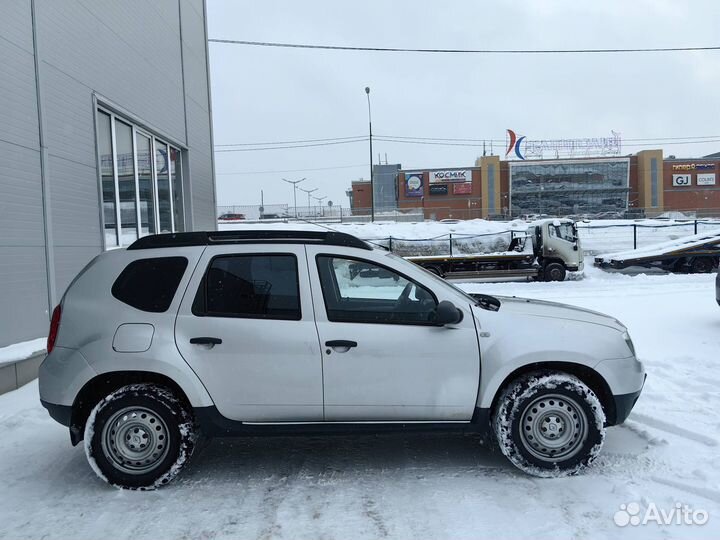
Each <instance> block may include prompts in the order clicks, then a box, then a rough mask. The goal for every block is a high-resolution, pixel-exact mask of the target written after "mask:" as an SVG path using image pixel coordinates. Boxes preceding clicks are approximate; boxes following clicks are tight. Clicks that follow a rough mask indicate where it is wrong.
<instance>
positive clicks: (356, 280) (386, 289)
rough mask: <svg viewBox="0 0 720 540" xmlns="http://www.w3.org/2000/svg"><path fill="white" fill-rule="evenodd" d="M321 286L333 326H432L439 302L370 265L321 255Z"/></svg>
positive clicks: (393, 274)
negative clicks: (371, 324)
mask: <svg viewBox="0 0 720 540" xmlns="http://www.w3.org/2000/svg"><path fill="white" fill-rule="evenodd" d="M317 263H318V270H319V273H320V283H321V285H322V290H323V298H324V299H325V308H326V310H327V315H328V319H329V320H330V321H333V322H366V323H390V324H432V321H433V318H434V316H435V308H436V307H437V300H436V298H435V296H434V295H433V294H432V293H431V292H430V291H428V290H427V289H425V288H424V287H421V286H420V285H418V284H416V283H414V282H412V281H410V280H408V279H407V278H405V277H403V276H401V275H400V274H398V273H396V272H394V271H392V270H390V269H388V268H385V267H382V266H378V265H376V264H374V263H371V262H367V261H360V260H355V259H344V258H339V257H330V256H326V255H320V256H318V258H317Z"/></svg>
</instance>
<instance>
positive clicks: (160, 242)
mask: <svg viewBox="0 0 720 540" xmlns="http://www.w3.org/2000/svg"><path fill="white" fill-rule="evenodd" d="M275 243H280V244H325V245H330V246H344V247H355V248H360V249H367V250H372V247H370V245H369V244H367V243H366V242H363V241H362V240H360V239H359V238H357V237H355V236H352V235H350V234H346V233H341V232H335V231H327V232H326V231H293V230H265V231H263V230H244V231H203V232H184V233H168V234H153V235H150V236H143V237H142V238H140V239H138V240H136V241H135V242H133V243H132V244H130V246H128V249H155V248H168V247H187V246H213V245H222V244H275Z"/></svg>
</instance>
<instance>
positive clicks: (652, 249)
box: [595, 229, 720, 274]
mask: <svg viewBox="0 0 720 540" xmlns="http://www.w3.org/2000/svg"><path fill="white" fill-rule="evenodd" d="M719 260H720V229H715V230H712V231H707V232H702V233H700V234H694V235H692V236H686V237H684V238H680V239H678V240H671V241H669V242H661V243H659V244H653V245H651V246H646V247H643V248H639V249H633V250H629V251H619V252H615V253H608V254H604V255H598V256H596V257H595V266H597V267H599V268H605V269H607V268H612V269H615V270H621V269H623V268H628V267H630V266H642V267H645V268H659V269H661V270H665V271H667V272H674V273H682V272H685V273H693V274H705V273H708V272H712V271H713V270H714V269H716V268H717V267H718V261H719Z"/></svg>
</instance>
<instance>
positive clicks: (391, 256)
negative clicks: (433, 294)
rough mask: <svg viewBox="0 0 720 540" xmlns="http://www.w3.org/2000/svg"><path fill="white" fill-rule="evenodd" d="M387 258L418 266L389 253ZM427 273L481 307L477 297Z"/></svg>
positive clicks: (428, 272) (427, 272) (426, 271)
mask: <svg viewBox="0 0 720 540" xmlns="http://www.w3.org/2000/svg"><path fill="white" fill-rule="evenodd" d="M387 256H388V257H390V258H392V259H395V260H397V261H402V262H403V263H405V264H411V265H413V266H417V265H416V264H415V263H412V262H410V261H408V260H406V259H403V258H402V257H398V256H397V255H395V254H394V253H388V254H387ZM420 268H422V267H420ZM422 269H423V270H425V269H424V268H422ZM425 273H426V274H427V275H428V276H430V277H431V278H432V279H434V280H435V281H436V282H437V283H439V284H442V285H443V286H445V287H450V288H451V289H453V290H454V291H456V292H458V293H460V294H462V295H463V297H465V298H466V299H467V301H468V302H470V303H471V304H473V305H480V302H479V301H478V299H477V298H475V297H473V296H472V295H470V294H468V293H466V292H465V291H463V290H462V289H461V288H460V287H458V286H457V285H453V284H452V283H450V282H449V281H446V280H445V279H443V278H441V277H440V276H438V275H435V274H433V273H432V272H430V271H428V270H425ZM493 299H494V300H496V301H497V302H498V304H499V303H500V301H499V300H497V298H493Z"/></svg>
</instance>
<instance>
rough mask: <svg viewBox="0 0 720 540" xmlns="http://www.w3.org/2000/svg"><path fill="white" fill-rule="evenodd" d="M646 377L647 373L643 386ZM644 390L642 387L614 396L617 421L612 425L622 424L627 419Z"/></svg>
mask: <svg viewBox="0 0 720 540" xmlns="http://www.w3.org/2000/svg"><path fill="white" fill-rule="evenodd" d="M645 379H647V375H645V378H644V379H643V387H644V386H645ZM642 390H643V389H642V388H640V390H638V391H637V392H631V393H629V394H620V395H616V396H613V400H614V401H615V421H614V422H613V423H612V425H618V424H622V423H623V422H624V421H625V420H627V417H628V416H630V411H632V410H633V407H634V406H635V403H637V400H638V398H639V397H640V394H641V393H642Z"/></svg>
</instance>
